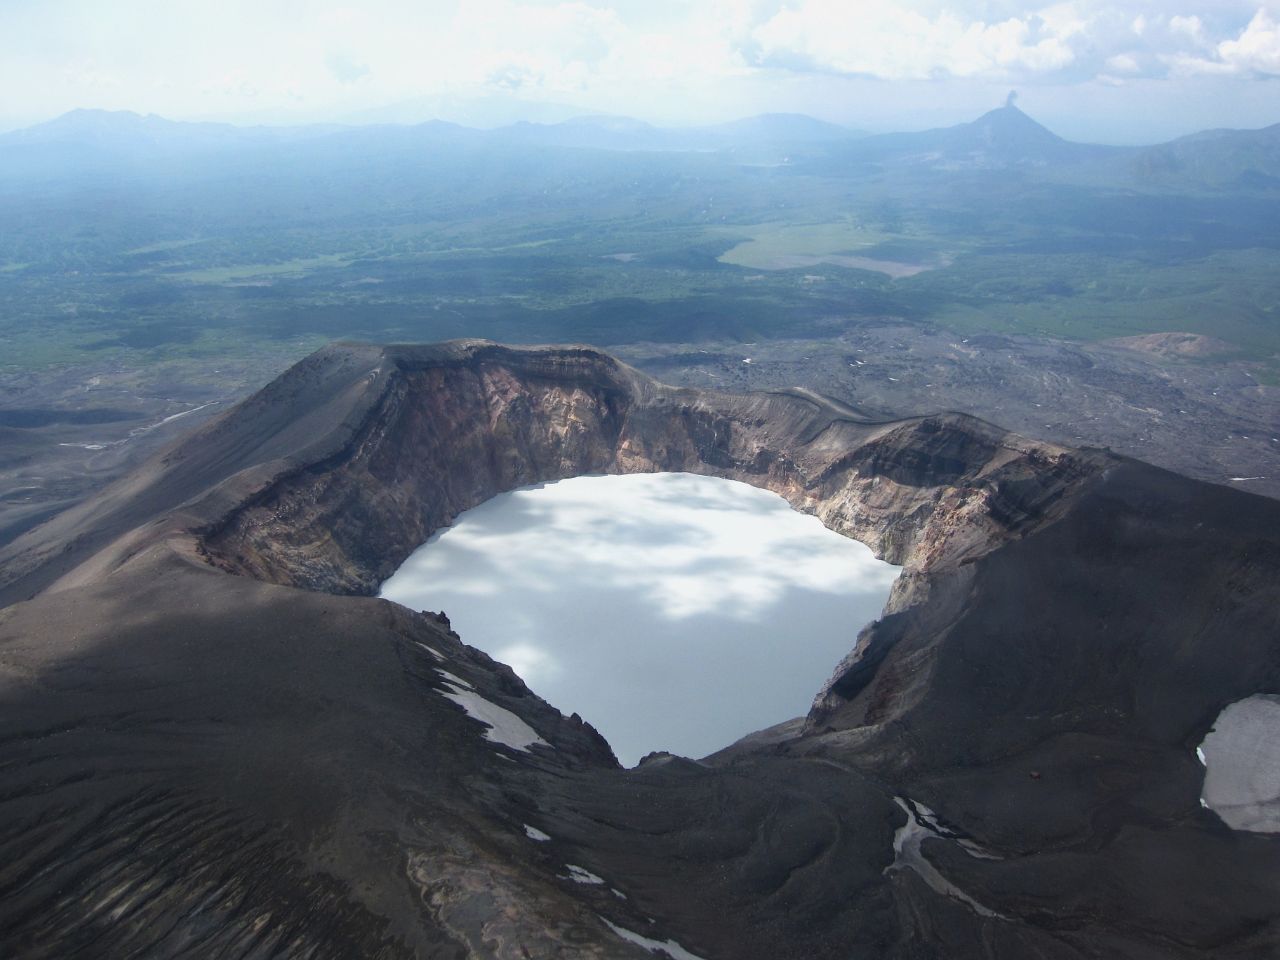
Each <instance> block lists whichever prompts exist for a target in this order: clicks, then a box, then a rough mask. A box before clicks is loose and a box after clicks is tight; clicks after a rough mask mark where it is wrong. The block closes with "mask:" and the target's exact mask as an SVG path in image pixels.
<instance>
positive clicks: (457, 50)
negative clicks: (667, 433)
mask: <svg viewBox="0 0 1280 960" xmlns="http://www.w3.org/2000/svg"><path fill="white" fill-rule="evenodd" d="M0 44H3V49H4V55H3V57H0V89H3V90H5V91H6V93H5V96H4V97H2V98H0V129H11V128H14V127H18V126H25V125H28V124H31V123H36V122H40V121H43V120H47V119H50V118H52V117H54V116H57V115H58V114H60V113H63V112H66V111H67V110H71V109H75V108H81V107H83V108H103V109H114V110H134V111H137V112H139V113H158V114H160V115H162V116H166V117H170V118H172V119H217V120H226V121H231V122H238V123H253V122H265V123H278V122H312V121H359V120H362V119H365V120H367V119H370V118H376V117H378V116H382V117H383V118H386V117H388V116H390V114H386V113H383V114H378V113H376V112H372V113H371V111H375V110H376V108H380V107H385V106H387V105H390V104H399V103H403V102H405V101H419V102H417V103H416V104H415V105H414V106H413V107H412V109H408V108H406V109H407V112H404V115H405V116H406V117H408V116H410V115H411V114H413V112H414V111H417V113H418V114H422V113H424V112H425V113H431V112H434V113H436V114H439V115H444V116H446V118H447V119H457V117H451V116H447V115H448V114H449V113H450V111H453V112H454V113H457V112H458V111H459V110H461V109H462V106H460V105H462V104H466V103H471V102H473V101H476V100H480V101H481V102H482V103H485V102H487V103H488V104H489V105H490V106H491V107H493V106H495V105H502V104H505V105H506V106H505V108H504V109H507V110H508V112H510V106H511V104H516V105H517V106H518V107H519V108H520V109H518V110H516V113H517V114H518V113H520V110H524V111H525V115H527V116H529V117H530V118H533V119H539V118H543V119H546V118H551V119H554V118H558V117H560V116H563V115H569V114H572V113H612V114H624V115H628V116H634V117H638V118H640V119H644V120H648V121H650V122H656V123H660V124H666V125H680V124H691V123H705V122H716V121H722V120H729V119H734V118H737V117H742V116H749V115H752V114H757V113H762V112H784V111H785V112H799V113H807V114H810V115H812V116H816V117H820V118H822V119H826V120H831V121H834V122H837V123H844V124H848V125H850V126H854V127H858V128H861V129H866V130H871V131H884V130H906V129H921V128H925V127H930V126H940V125H947V124H951V123H956V122H960V121H963V120H966V119H971V118H972V117H974V116H976V115H977V114H978V113H981V112H982V111H984V110H986V109H990V108H991V107H994V106H998V105H999V104H1001V103H1003V102H1004V100H1005V97H1006V95H1007V94H1008V92H1009V91H1010V90H1014V89H1016V90H1017V91H1018V93H1019V101H1018V102H1019V105H1020V106H1021V107H1022V108H1023V109H1024V110H1026V111H1027V112H1028V113H1031V114H1032V115H1033V116H1035V117H1037V119H1040V120H1041V121H1042V122H1044V123H1046V124H1048V125H1049V126H1050V127H1052V128H1054V129H1055V130H1057V131H1058V132H1059V133H1062V134H1063V135H1065V136H1069V137H1072V138H1073V139H1079V140H1093V141H1101V142H1152V141H1155V140H1161V139H1167V138H1168V137H1172V136H1176V135H1180V134H1183V133H1188V132H1192V131H1194V130H1197V129H1203V128H1206V127H1219V126H1233V127H1258V126H1265V125H1268V124H1271V123H1275V122H1278V121H1280V0H1241V2H1237V0H1181V2H1179V0H1065V2H1061V3H1049V4H1044V3H1016V2H1008V0H953V2H943V0H936V2H935V0H920V2H907V0H874V2H866V0H465V2H452V0H362V2H360V3H351V2H349V0H348V2H343V0H268V2H263V0H218V2H216V3H213V2H197V0H113V2H111V3H104V2H102V0H0ZM536 104H553V105H556V107H557V108H558V111H550V110H547V109H545V108H544V109H541V111H539V109H538V108H536V107H535V106H534V105H536ZM494 115H495V116H497V117H499V118H500V119H505V118H506V117H505V115H503V114H501V113H497V114H494ZM472 117H473V118H480V114H478V113H475V112H474V111H473V114H472ZM480 119H482V118H480ZM494 122H497V121H496V120H495V121H494Z"/></svg>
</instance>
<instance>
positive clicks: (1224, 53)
mask: <svg viewBox="0 0 1280 960" xmlns="http://www.w3.org/2000/svg"><path fill="white" fill-rule="evenodd" d="M1218 56H1219V57H1221V58H1222V61H1223V62H1224V63H1229V64H1231V65H1232V66H1233V67H1235V68H1236V69H1237V70H1240V71H1247V72H1250V73H1259V74H1267V75H1270V76H1280V24H1277V22H1276V20H1275V19H1274V18H1273V17H1272V16H1271V15H1270V14H1269V13H1268V12H1267V11H1266V10H1265V9H1259V10H1258V12H1257V13H1256V14H1254V17H1253V19H1252V20H1250V21H1249V26H1247V27H1246V28H1245V30H1244V33H1242V34H1240V36H1239V37H1238V38H1237V39H1235V40H1226V41H1223V42H1222V43H1220V44H1218Z"/></svg>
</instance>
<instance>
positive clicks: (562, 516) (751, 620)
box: [380, 473, 900, 766]
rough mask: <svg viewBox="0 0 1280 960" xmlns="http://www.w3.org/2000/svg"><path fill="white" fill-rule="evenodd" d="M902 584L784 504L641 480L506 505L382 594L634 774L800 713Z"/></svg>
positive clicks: (440, 545)
mask: <svg viewBox="0 0 1280 960" xmlns="http://www.w3.org/2000/svg"><path fill="white" fill-rule="evenodd" d="M899 570H900V568H899V567H895V566H892V565H890V564H887V563H884V562H882V561H880V560H877V559H876V558H875V557H874V556H873V555H872V553H871V550H870V549H869V548H868V547H866V546H864V545H863V544H861V543H858V542H856V541H854V540H850V539H848V538H846V537H842V536H840V535H839V534H836V533H832V532H831V531H830V530H827V529H826V528H825V527H823V526H822V524H821V523H820V522H819V521H818V520H817V519H816V518H814V517H808V516H804V515H802V514H799V513H797V512H796V511H794V510H792V509H791V507H790V506H789V505H788V504H787V502H786V501H785V500H783V499H782V498H781V497H779V496H777V495H776V494H773V493H769V492H767V491H764V490H758V489H756V488H754V487H751V486H748V485H747V484H743V483H737V482H734V481H730V480H718V479H714V478H710V477H699V476H693V475H691V474H681V473H659V474H633V475H628V476H611V477H576V478H574V479H572V480H562V481H559V482H557V483H550V484H544V485H539V486H536V487H528V488H525V489H522V490H515V491H513V492H511V493H506V494H502V495H500V496H497V497H495V498H493V499H492V500H490V501H489V502H487V503H484V504H481V505H480V506H479V507H476V508H475V509H474V510H469V511H467V512H466V513H465V514H463V515H462V516H461V517H459V518H458V520H457V522H456V523H454V525H453V526H451V527H448V528H446V529H445V530H442V531H440V532H439V533H438V534H437V535H436V536H434V537H432V538H431V540H429V541H428V542H427V543H426V544H424V545H423V546H422V547H420V548H418V550H416V551H415V552H414V553H413V554H412V555H411V556H410V557H409V559H408V560H406V561H405V562H404V564H403V565H402V566H401V567H400V569H399V570H397V571H396V573H395V575H394V576H392V577H391V578H390V579H389V580H387V581H386V583H384V584H383V585H382V591H381V594H380V595H381V596H383V597H386V598H387V599H390V600H395V601H396V602H398V603H402V604H404V605H405V606H408V607H412V608H413V609H415V610H443V611H445V612H446V613H447V614H448V615H449V618H450V620H451V621H452V622H453V627H454V629H455V630H457V631H458V633H459V634H460V635H461V636H462V639H463V641H464V642H466V643H469V644H471V645H472V646H475V647H479V648H480V649H482V650H484V651H485V652H486V653H488V654H489V655H490V656H492V657H495V658H496V659H498V660H501V661H503V662H504V663H507V664H510V665H511V667H512V668H513V669H514V670H515V671H516V673H518V674H519V675H520V676H521V677H522V678H523V679H524V680H525V682H526V683H528V684H529V686H530V687H531V688H532V689H533V690H534V691H535V692H536V693H538V694H539V695H540V696H542V697H543V698H544V699H546V700H547V701H549V702H550V703H552V704H553V705H554V706H556V707H557V708H558V709H559V710H560V711H561V712H563V713H565V714H569V713H573V712H577V713H578V714H580V715H581V716H582V717H583V718H584V719H586V720H587V721H589V722H590V723H591V724H593V725H594V726H595V727H596V729H598V730H599V731H600V732H601V733H602V734H603V735H604V736H605V738H606V739H608V741H609V743H610V745H612V747H613V749H614V752H615V753H616V754H617V755H618V759H619V760H621V761H622V762H623V763H624V764H626V765H627V766H631V765H634V764H635V763H636V762H637V761H638V760H639V759H640V757H641V756H643V755H644V754H646V753H648V752H650V751H652V750H669V751H671V752H672V753H678V754H682V755H685V756H691V757H700V756H705V755H706V754H709V753H712V752H714V751H716V750H718V749H720V748H721V747H724V746H727V745H728V744H730V743H732V742H733V741H734V740H736V739H738V738H739V737H741V736H743V735H744V734H747V733H750V732H752V731H754V730H759V729H762V728H764V727H767V726H770V725H772V724H775V723H780V722H781V721H783V720H788V719H790V718H792V717H796V716H800V715H801V714H803V713H805V712H806V711H807V710H808V709H809V704H810V702H811V701H812V699H813V697H814V695H815V694H816V693H817V692H818V689H819V688H820V687H821V686H822V684H823V682H824V681H825V680H826V679H827V678H828V677H829V676H830V674H831V671H832V670H833V669H834V667H835V665H836V664H837V663H838V662H839V661H840V659H841V657H843V656H844V655H845V654H846V653H848V652H849V651H850V650H851V649H853V645H854V641H855V639H856V638H857V635H858V631H859V630H860V629H861V628H862V627H863V626H864V625H865V624H867V623H869V622H870V621H872V620H874V619H875V618H876V617H878V616H879V615H880V611H881V609H882V608H883V607H884V603H885V601H886V599H887V598H888V595H889V589H890V586H891V585H892V583H893V581H894V579H895V578H896V577H897V575H898V571H899Z"/></svg>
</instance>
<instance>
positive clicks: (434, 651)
mask: <svg viewBox="0 0 1280 960" xmlns="http://www.w3.org/2000/svg"><path fill="white" fill-rule="evenodd" d="M414 643H417V644H418V646H420V647H421V648H422V649H423V650H425V651H427V653H429V654H431V655H432V656H433V657H435V658H436V659H437V660H444V654H442V653H441V652H440V651H439V650H437V649H435V647H428V646H427V645H426V644H425V643H420V642H419V641H417V640H415V641H414Z"/></svg>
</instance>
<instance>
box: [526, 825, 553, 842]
mask: <svg viewBox="0 0 1280 960" xmlns="http://www.w3.org/2000/svg"><path fill="white" fill-rule="evenodd" d="M524 835H525V836H526V837H528V838H529V839H530V840H536V841H537V842H538V843H546V842H547V841H548V840H550V839H551V834H549V833H543V832H542V831H541V830H539V829H538V828H537V827H531V826H529V825H528V824H527V823H526V824H525V825H524Z"/></svg>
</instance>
